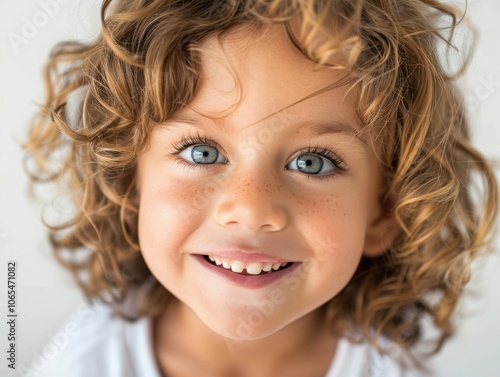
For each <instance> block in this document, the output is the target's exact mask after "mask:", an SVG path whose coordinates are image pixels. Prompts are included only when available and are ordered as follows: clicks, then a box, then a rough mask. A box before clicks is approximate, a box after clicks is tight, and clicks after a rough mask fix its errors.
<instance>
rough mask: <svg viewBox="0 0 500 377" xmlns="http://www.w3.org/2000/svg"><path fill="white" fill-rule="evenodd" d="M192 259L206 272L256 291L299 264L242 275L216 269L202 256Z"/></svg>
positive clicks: (291, 270) (278, 278) (221, 268)
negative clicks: (266, 272)
mask: <svg viewBox="0 0 500 377" xmlns="http://www.w3.org/2000/svg"><path fill="white" fill-rule="evenodd" d="M193 257H194V258H195V259H196V260H197V261H198V262H199V263H200V264H201V265H202V266H203V267H204V268H206V269H207V270H208V271H210V272H211V273H213V274H216V275H217V276H220V277H221V278H223V279H225V280H226V281H227V282H228V283H230V284H232V285H235V286H238V287H242V288H248V289H258V288H263V287H266V286H268V285H271V284H273V283H275V282H277V281H279V280H281V279H283V277H285V276H286V275H289V274H290V273H292V272H293V271H294V270H295V269H296V268H297V267H298V266H299V265H300V264H301V263H300V262H294V263H293V264H292V265H291V266H290V267H288V268H285V269H283V270H279V271H275V272H271V273H268V274H262V275H242V274H238V273H236V272H232V271H231V270H226V269H225V268H223V267H218V266H215V265H213V264H211V263H210V262H208V261H207V260H206V259H205V258H204V257H203V255H199V254H197V255H193Z"/></svg>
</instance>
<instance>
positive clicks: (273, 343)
mask: <svg viewBox="0 0 500 377" xmlns="http://www.w3.org/2000/svg"><path fill="white" fill-rule="evenodd" d="M325 329H326V326H325V320H324V316H323V313H322V311H321V310H320V309H317V310H315V311H313V312H311V313H309V314H307V315H305V316H303V317H302V318H300V319H298V320H297V321H295V322H293V323H291V324H289V325H287V326H285V327H284V328H283V329H281V330H279V331H278V332H276V333H274V334H273V335H271V336H268V337H266V338H264V339H259V340H251V341H239V340H232V339H227V338H224V337H222V336H221V335H219V334H217V333H215V332H213V331H212V330H211V329H209V328H208V327H207V326H206V325H205V324H204V323H203V322H201V320H200V319H199V318H198V316H197V315H196V314H195V313H194V312H193V311H191V309H190V308H189V307H187V306H186V305H184V304H183V303H181V302H179V301H177V300H175V302H173V303H172V304H171V305H170V306H169V307H168V308H167V310H165V313H164V314H162V315H161V316H159V317H158V318H156V320H155V349H156V352H157V358H158V361H159V363H160V366H161V367H162V369H167V368H164V366H167V364H168V360H170V358H172V359H173V358H175V359H176V360H184V361H187V360H189V363H190V364H192V365H195V364H196V365H198V366H199V368H200V370H204V371H205V373H204V375H208V373H206V371H207V370H213V371H218V372H214V375H218V376H220V375H223V373H222V372H223V371H225V372H227V371H233V372H231V375H236V373H235V372H234V370H238V371H252V373H255V375H258V376H264V375H276V373H275V372H274V371H276V370H285V369H290V367H291V366H292V364H293V362H297V363H299V362H300V363H301V364H302V365H306V364H308V363H311V361H312V362H316V361H318V360H317V359H318V356H317V355H318V348H319V349H321V352H319V354H321V355H326V357H325V356H323V363H326V364H327V366H328V365H329V361H330V360H331V358H332V352H333V351H334V349H335V344H336V340H335V339H334V338H333V336H331V335H330V334H329V333H328V331H325ZM325 347H326V348H325ZM269 350H272V352H269ZM325 350H327V352H325ZM328 351H331V352H328ZM304 359H305V360H306V361H304ZM291 361H293V362H291ZM201 368H203V369H201ZM257 368H258V370H257ZM284 368H285V369H284ZM174 369H175V368H174ZM273 373H274V374H273ZM172 374H173V373H172ZM167 375H168V374H167ZM238 375H239V374H238ZM309 375H311V374H309Z"/></svg>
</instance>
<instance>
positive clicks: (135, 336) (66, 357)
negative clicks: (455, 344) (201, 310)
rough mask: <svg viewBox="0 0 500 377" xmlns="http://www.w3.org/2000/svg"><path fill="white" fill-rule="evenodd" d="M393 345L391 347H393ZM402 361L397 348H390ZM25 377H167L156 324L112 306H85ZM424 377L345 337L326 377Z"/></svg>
mask: <svg viewBox="0 0 500 377" xmlns="http://www.w3.org/2000/svg"><path fill="white" fill-rule="evenodd" d="M387 344H389V343H387ZM387 350H388V352H389V354H390V355H391V356H396V358H397V357H399V356H401V354H402V352H401V351H400V350H399V349H398V348H397V347H393V348H392V349H391V348H390V347H388V348H387ZM21 372H24V374H23V375H24V377H161V373H160V371H159V369H158V366H157V364H156V361H155V358H154V352H153V342H152V321H151V318H148V317H144V318H141V319H139V320H137V321H135V322H128V321H126V320H124V319H122V318H120V317H118V316H113V315H112V311H111V309H110V308H109V307H107V306H104V305H101V304H96V305H93V306H88V305H84V304H82V306H81V307H80V308H79V310H78V312H77V313H76V314H75V315H74V316H73V318H72V319H71V320H69V321H68V322H67V323H66V325H65V326H63V327H62V328H61V329H60V330H59V332H58V333H56V334H54V335H53V336H52V337H51V341H50V342H49V343H48V344H46V345H45V347H44V348H43V349H41V350H40V352H37V356H36V357H35V358H34V359H33V360H32V363H31V365H30V367H29V368H27V369H25V370H24V371H21ZM417 376H418V377H420V376H424V374H420V373H418V372H416V371H408V370H403V369H402V367H401V366H400V365H399V364H398V362H397V361H396V360H395V359H393V358H389V357H388V356H381V355H379V354H378V353H377V351H375V350H374V349H373V348H372V347H370V346H369V345H368V344H366V343H361V344H353V343H351V342H349V341H348V340H347V339H344V338H341V339H340V340H339V343H338V345H337V351H336V353H335V356H334V358H333V360H332V362H331V364H330V368H329V370H328V372H327V374H326V376H325V377H417Z"/></svg>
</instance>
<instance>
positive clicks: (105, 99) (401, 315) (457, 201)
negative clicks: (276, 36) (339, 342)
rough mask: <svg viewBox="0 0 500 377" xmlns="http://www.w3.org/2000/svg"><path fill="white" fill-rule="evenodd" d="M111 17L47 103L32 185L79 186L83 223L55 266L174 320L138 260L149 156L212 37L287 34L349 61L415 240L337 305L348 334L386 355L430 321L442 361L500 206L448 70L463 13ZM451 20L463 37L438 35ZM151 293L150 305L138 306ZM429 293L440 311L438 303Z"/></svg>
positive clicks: (232, 2) (334, 314)
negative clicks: (387, 348)
mask: <svg viewBox="0 0 500 377" xmlns="http://www.w3.org/2000/svg"><path fill="white" fill-rule="evenodd" d="M110 3H111V1H110V0H105V1H104V2H103V5H102V10H101V19H102V30H101V33H100V35H99V37H98V38H97V40H96V41H95V42H93V43H91V44H82V43H77V42H66V43H62V44H60V45H58V46H56V47H55V48H54V50H53V51H52V54H51V56H50V59H49V62H48V65H47V68H46V71H45V81H46V87H47V95H46V99H45V104H44V106H43V107H42V109H41V111H40V113H39V116H38V118H37V119H36V121H35V122H34V123H33V126H32V128H31V130H30V133H29V137H28V140H27V141H26V142H25V144H24V145H23V146H24V148H25V149H26V150H27V153H28V157H30V158H31V160H32V162H33V164H32V166H31V168H28V167H27V171H28V174H29V175H30V177H31V179H32V183H37V182H54V183H57V182H58V180H60V179H64V180H65V181H64V187H65V189H66V190H67V191H66V193H65V194H67V195H68V197H69V198H70V199H71V201H72V203H74V206H75V208H74V209H75V211H74V213H73V214H72V216H71V218H69V219H68V221H66V222H64V223H62V224H58V225H50V224H46V225H47V226H48V227H49V228H50V240H51V243H52V245H53V248H54V251H55V255H56V257H57V258H58V260H59V261H60V262H61V263H62V264H63V265H64V266H65V267H66V268H68V269H69V270H70V271H71V272H72V273H73V274H74V276H75V278H76V280H77V282H78V284H79V285H80V286H81V288H82V289H83V291H84V292H85V294H86V296H87V297H88V298H89V299H90V298H100V299H102V300H106V301H108V303H110V304H119V303H122V302H123V301H124V300H125V299H126V298H127V299H130V298H131V297H132V299H133V302H134V305H135V307H136V308H137V315H138V316H140V315H158V314H159V313H161V312H162V311H163V310H164V308H165V306H166V304H167V303H168V301H169V300H170V299H171V298H172V295H171V294H170V293H169V292H168V291H167V290H166V289H165V288H164V287H163V286H161V285H160V284H159V283H158V282H157V281H156V280H155V279H154V278H153V277H152V275H151V272H150V271H149V269H148V268H147V266H146V263H145V262H144V259H143V257H142V255H141V253H140V252H137V251H140V244H139V242H138V236H137V213H138V207H137V203H136V202H134V200H133V199H134V197H135V195H136V194H137V193H136V186H135V179H134V176H135V168H136V161H137V156H138V153H139V152H140V151H141V150H142V149H143V148H144V147H145V146H146V145H147V144H148V141H149V135H150V133H151V129H152V127H154V125H155V124H158V123H162V122H165V121H166V120H167V119H169V117H171V116H172V115H173V114H175V113H176V112H177V111H178V110H180V109H182V108H183V107H184V106H186V105H187V104H188V103H189V102H190V100H191V98H192V97H193V93H194V91H195V88H196V85H197V79H198V75H199V66H200V60H199V58H200V54H199V51H200V45H201V43H202V42H203V41H204V40H205V39H206V38H207V37H208V36H211V35H218V36H219V38H223V37H224V36H225V35H228V34H230V33H231V31H233V30H234V29H235V28H236V27H237V26H239V25H243V24H248V25H253V26H255V27H258V26H259V25H265V24H269V23H272V24H278V25H281V26H282V27H283V28H284V30H285V31H286V33H287V36H288V38H289V40H290V43H291V44H292V45H293V46H294V47H295V48H296V49H297V50H298V51H300V52H301V53H302V54H303V55H304V56H306V57H307V58H308V59H310V60H312V61H314V62H316V63H317V64H318V66H319V67H323V68H325V69H336V68H339V66H338V65H337V66H336V65H332V64H331V63H330V61H331V58H332V57H333V56H339V54H340V55H341V56H344V57H345V65H344V66H343V67H342V68H343V69H347V70H348V72H349V78H350V80H351V83H352V89H353V90H355V92H356V93H359V103H358V113H359V117H360V119H361V120H362V124H363V127H362V131H361V132H369V133H370V136H371V137H372V138H373V139H378V140H379V141H380V143H381V145H382V149H381V151H380V156H379V157H380V160H381V162H382V164H383V167H384V170H385V177H386V179H387V182H388V191H387V197H388V198H390V199H391V201H392V202H393V204H394V215H395V218H396V220H397V222H398V224H399V227H400V229H401V231H400V233H399V234H398V236H397V237H396V239H395V241H394V242H393V244H392V246H391V248H390V250H387V252H386V253H385V254H384V255H382V256H380V257H377V258H366V257H363V259H362V261H361V263H360V265H359V267H358V270H357V272H356V274H355V276H354V277H353V278H352V280H351V281H350V282H349V284H348V285H347V286H346V287H345V288H344V289H343V290H342V291H341V292H340V293H339V294H338V295H337V296H336V297H334V298H333V299H332V300H331V301H330V302H329V303H327V304H325V305H324V307H323V309H324V310H325V314H326V315H327V316H328V317H329V319H330V320H331V323H332V325H334V326H333V330H334V331H336V332H337V333H338V334H346V333H347V332H348V330H349V329H352V328H354V327H356V328H357V329H361V330H362V331H363V332H364V335H365V336H366V338H367V339H370V341H371V342H372V343H374V344H377V339H378V338H379V336H380V335H381V334H383V335H384V336H386V337H387V338H389V339H391V340H393V341H395V342H397V343H399V344H401V345H402V346H403V347H405V349H409V347H410V345H412V344H413V343H414V342H415V341H416V340H417V339H418V338H419V328H420V324H421V321H422V315H421V314H422V313H426V315H428V316H430V317H431V318H432V319H433V322H434V324H435V326H436V328H437V329H438V330H439V332H440V336H439V339H438V340H437V342H436V347H435V351H437V350H439V348H440V347H441V345H442V344H443V342H444V341H445V340H446V338H447V337H448V336H449V335H450V334H451V333H452V325H451V323H452V321H451V318H452V314H453V312H454V309H455V307H456V305H457V301H458V300H459V298H460V297H461V294H462V292H463V287H464V285H465V284H466V283H467V281H468V280H469V273H470V266H471V262H472V260H473V259H474V258H476V257H477V256H478V255H479V254H480V253H481V252H482V251H484V250H489V248H488V247H487V246H489V245H490V242H491V234H492V228H493V226H494V223H495V219H496V216H497V207H498V188H497V183H496V180H495V177H494V174H493V171H492V168H491V167H490V165H489V163H488V162H487V161H486V160H485V158H484V157H483V156H482V155H481V154H480V153H479V152H478V151H476V150H475V149H474V148H473V147H472V145H471V144H470V141H469V131H468V124H467V121H466V116H465V110H464V103H463V97H462V96H461V94H460V92H459V91H458V90H457V89H456V87H455V83H454V82H455V79H456V77H458V75H459V74H460V73H462V71H463V69H461V70H460V71H459V72H456V73H455V74H453V75H452V74H449V73H447V72H446V69H445V68H444V67H443V65H442V64H441V62H440V60H439V56H438V49H437V46H438V43H440V42H444V43H443V45H444V46H447V47H448V48H450V47H453V44H452V38H453V36H454V31H455V28H456V26H457V25H458V24H459V23H460V20H459V19H460V15H459V13H458V12H457V11H455V10H454V9H453V8H452V7H450V6H448V5H444V4H441V3H439V2H438V1H433V0H421V1H417V0H365V1H362V0H358V1H348V0H324V1H319V0H318V1H313V0H292V1H283V0H220V1H203V0H192V1H188V0H162V1H159V0H120V1H117V3H116V5H114V7H113V9H112V10H110V8H111V6H110ZM444 19H447V20H449V23H448V25H447V26H446V27H443V26H438V25H442V22H443V20H444ZM296 20H300V28H299V30H300V35H295V34H294V32H293V31H292V27H291V25H292V22H294V21H296ZM333 28H334V29H335V32H334V33H333V32H332V30H333ZM464 61H465V63H466V62H467V59H465V60H464ZM465 63H464V65H463V67H462V68H465V65H466V64H465ZM61 158H62V160H61ZM28 161H29V160H28ZM54 161H62V164H59V165H55V164H53V162H54ZM472 175H475V176H476V177H478V178H479V179H480V180H481V181H482V182H483V184H482V185H481V188H482V190H481V191H480V192H481V197H482V199H483V200H482V201H479V200H475V199H474V197H473V196H472V193H471V188H472V186H473V183H474V182H477V181H473V180H472V178H473V176H472ZM44 222H45V221H44ZM138 287H142V289H146V292H145V294H144V292H143V293H142V294H140V295H132V292H133V291H134V289H135V288H138ZM144 287H146V288H144ZM430 293H433V294H434V293H437V294H438V295H437V296H436V295H434V297H437V298H435V299H434V300H432V301H430V300H428V299H426V298H427V297H428V295H429V294H430Z"/></svg>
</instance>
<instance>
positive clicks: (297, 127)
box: [161, 114, 368, 147]
mask: <svg viewBox="0 0 500 377" xmlns="http://www.w3.org/2000/svg"><path fill="white" fill-rule="evenodd" d="M202 117H203V120H198V119H197V118H196V117H195V116H192V115H190V114H174V115H173V116H172V117H170V118H168V119H167V120H166V122H165V123H162V124H161V125H162V126H167V124H168V123H171V122H173V123H185V124H189V125H191V126H193V127H195V128H199V129H202V130H204V131H207V130H208V129H209V127H210V129H212V128H211V127H214V128H215V129H216V130H218V131H220V132H222V133H224V134H229V132H228V131H229V130H230V129H231V126H230V125H229V124H228V123H227V122H226V121H224V120H223V119H211V118H208V117H204V116H202ZM206 121H208V122H209V124H210V125H209V126H208V125H207V124H206ZM254 124H256V123H254ZM280 128H281V127H280ZM303 130H307V131H305V133H307V135H308V136H309V135H310V136H322V135H326V134H347V135H350V136H354V138H355V140H359V141H360V142H361V143H363V145H364V146H365V147H368V142H367V141H366V140H364V139H363V138H362V137H361V132H360V131H359V130H357V129H356V128H354V127H353V126H352V125H350V124H349V123H345V122H338V121H328V122H325V121H318V120H310V121H301V122H299V123H296V124H294V125H293V126H292V127H290V129H289V130H287V132H286V133H285V134H284V135H283V137H285V138H286V137H290V136H291V135H293V134H298V133H301V131H303Z"/></svg>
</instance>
